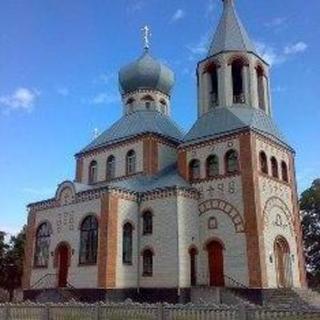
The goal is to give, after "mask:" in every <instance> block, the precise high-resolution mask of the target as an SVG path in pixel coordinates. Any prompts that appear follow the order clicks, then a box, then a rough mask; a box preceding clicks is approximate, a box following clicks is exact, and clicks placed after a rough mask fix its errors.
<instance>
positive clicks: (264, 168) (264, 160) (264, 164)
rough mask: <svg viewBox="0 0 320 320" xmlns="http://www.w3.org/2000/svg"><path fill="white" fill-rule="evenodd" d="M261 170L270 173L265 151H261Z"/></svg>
mask: <svg viewBox="0 0 320 320" xmlns="http://www.w3.org/2000/svg"><path fill="white" fill-rule="evenodd" d="M260 170H261V172H262V173H265V174H268V160H267V156H266V154H265V152H263V151H261V152H260Z"/></svg>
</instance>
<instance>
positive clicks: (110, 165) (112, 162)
mask: <svg viewBox="0 0 320 320" xmlns="http://www.w3.org/2000/svg"><path fill="white" fill-rule="evenodd" d="M115 176H116V158H115V156H113V155H111V156H109V157H108V159H107V170H106V178H107V180H110V179H114V178H115Z"/></svg>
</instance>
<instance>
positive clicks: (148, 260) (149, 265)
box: [142, 249, 153, 277]
mask: <svg viewBox="0 0 320 320" xmlns="http://www.w3.org/2000/svg"><path fill="white" fill-rule="evenodd" d="M142 257H143V273H142V275H143V276H144V277H152V274H153V252H152V251H151V250H150V249H146V250H144V251H143V254H142Z"/></svg>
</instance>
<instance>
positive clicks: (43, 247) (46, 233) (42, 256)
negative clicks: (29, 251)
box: [34, 222, 51, 268]
mask: <svg viewBox="0 0 320 320" xmlns="http://www.w3.org/2000/svg"><path fill="white" fill-rule="evenodd" d="M50 238H51V227H50V224H49V223H48V222H44V223H42V224H41V225H40V226H39V227H38V229H37V233H36V244H35V254H34V265H35V267H39V268H46V267H48V263H49V249H50Z"/></svg>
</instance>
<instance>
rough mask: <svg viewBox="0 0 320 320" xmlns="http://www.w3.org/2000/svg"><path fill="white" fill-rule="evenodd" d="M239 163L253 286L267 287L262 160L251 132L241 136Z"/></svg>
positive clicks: (249, 265)
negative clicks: (260, 187)
mask: <svg viewBox="0 0 320 320" xmlns="http://www.w3.org/2000/svg"><path fill="white" fill-rule="evenodd" d="M240 163H241V171H242V190H243V203H244V218H245V230H246V239H247V259H248V270H249V285H250V287H258V288H261V287H265V286H266V285H267V279H266V261H265V260H266V258H265V249H264V240H263V233H262V231H263V228H262V227H263V221H262V219H261V205H260V195H259V192H258V190H257V187H258V168H257V164H258V163H259V161H258V159H257V153H256V138H255V137H254V136H253V135H252V134H251V133H248V134H246V135H241V136H240Z"/></svg>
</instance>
